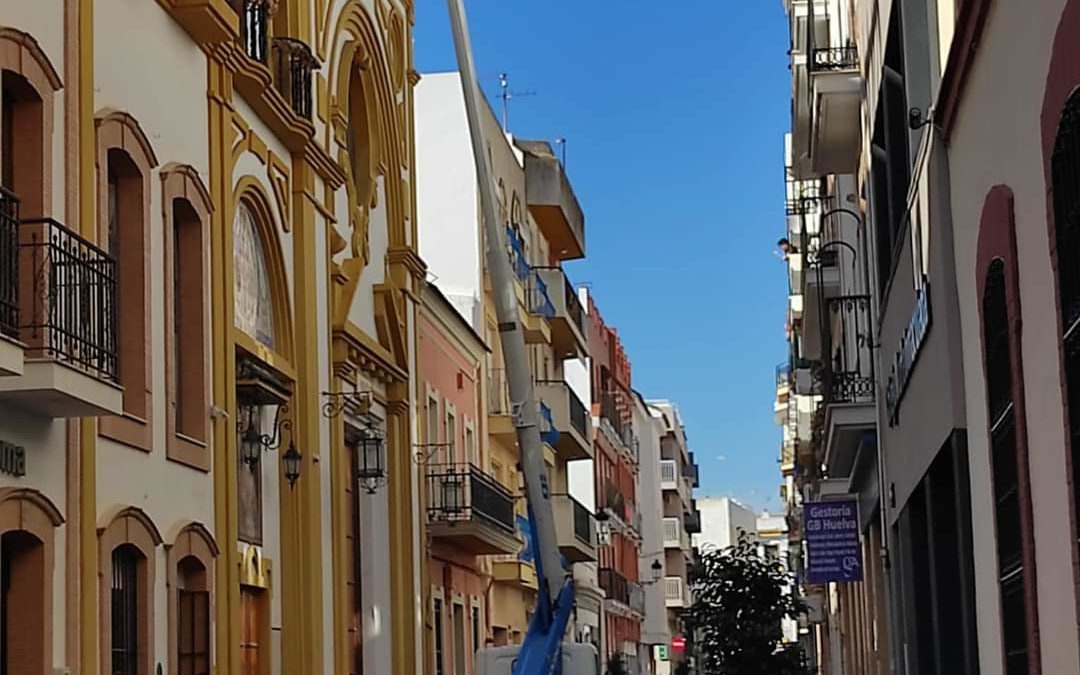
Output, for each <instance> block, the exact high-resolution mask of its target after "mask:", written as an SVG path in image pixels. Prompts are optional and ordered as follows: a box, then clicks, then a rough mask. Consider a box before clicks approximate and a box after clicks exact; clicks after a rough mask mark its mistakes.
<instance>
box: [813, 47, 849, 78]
mask: <svg viewBox="0 0 1080 675" xmlns="http://www.w3.org/2000/svg"><path fill="white" fill-rule="evenodd" d="M858 67H859V50H858V49H856V48H855V46H854V45H848V46H846V47H820V48H818V49H815V50H814V53H813V59H812V60H811V61H810V69H811V70H812V71H815V72H818V71H834V70H854V69H856V68H858Z"/></svg>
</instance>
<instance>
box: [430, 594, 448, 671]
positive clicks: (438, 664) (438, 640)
mask: <svg viewBox="0 0 1080 675" xmlns="http://www.w3.org/2000/svg"><path fill="white" fill-rule="evenodd" d="M442 608H443V604H442V599H441V598H435V614H434V618H433V620H432V627H431V629H432V630H433V631H435V675H445V673H446V671H445V666H444V665H443V658H444V656H443V616H442Z"/></svg>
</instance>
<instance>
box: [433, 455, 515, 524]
mask: <svg viewBox="0 0 1080 675" xmlns="http://www.w3.org/2000/svg"><path fill="white" fill-rule="evenodd" d="M427 481H428V520H429V521H430V522H451V523H456V522H475V521H483V522H485V523H487V524H489V525H492V526H494V527H498V528H500V529H502V530H505V531H506V532H511V533H512V532H514V527H515V522H514V497H513V495H511V494H510V492H509V491H508V490H507V489H506V488H505V487H503V486H502V485H501V484H500V483H499V482H498V481H497V480H495V479H494V478H493V477H491V476H489V475H488V474H486V473H485V472H484V471H483V470H481V469H480V468H479V467H477V466H475V465H474V464H471V463H459V464H440V465H435V466H431V467H429V469H428V475H427Z"/></svg>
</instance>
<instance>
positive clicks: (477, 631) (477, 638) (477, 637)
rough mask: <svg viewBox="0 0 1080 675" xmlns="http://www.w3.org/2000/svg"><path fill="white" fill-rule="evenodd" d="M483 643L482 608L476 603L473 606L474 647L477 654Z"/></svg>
mask: <svg viewBox="0 0 1080 675" xmlns="http://www.w3.org/2000/svg"><path fill="white" fill-rule="evenodd" d="M482 646H483V643H482V642H481V641H480V608H479V607H476V606H475V605H474V606H473V608H472V648H473V653H474V654H475V653H476V652H477V651H478V650H479V649H480V648H481V647H482Z"/></svg>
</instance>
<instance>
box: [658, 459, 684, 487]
mask: <svg viewBox="0 0 1080 675" xmlns="http://www.w3.org/2000/svg"><path fill="white" fill-rule="evenodd" d="M679 488H680V481H679V466H678V464H677V463H676V462H675V460H673V459H662V460H660V489H661V490H678V489H679Z"/></svg>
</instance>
